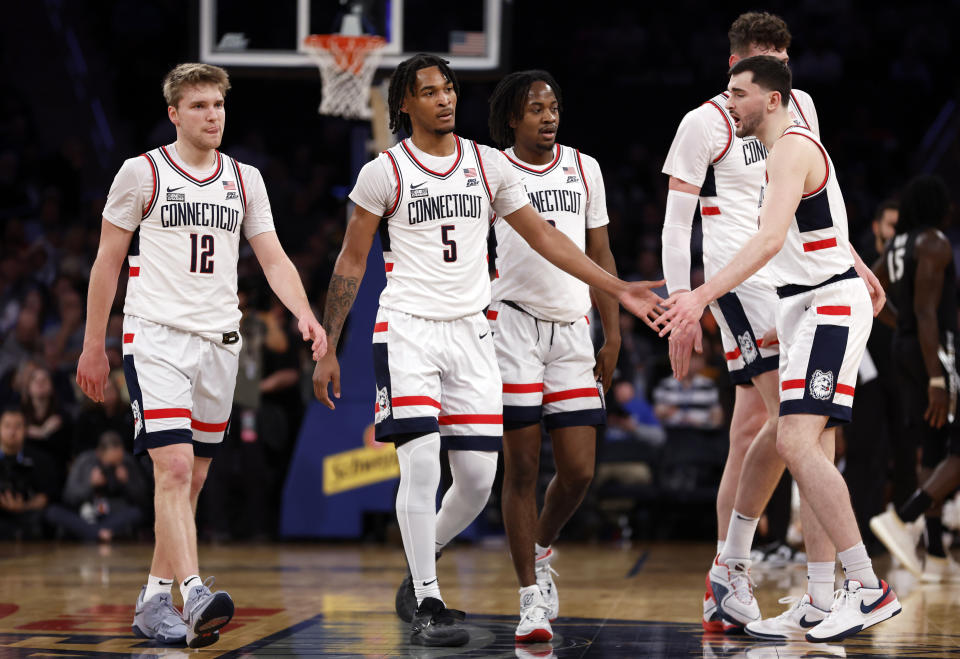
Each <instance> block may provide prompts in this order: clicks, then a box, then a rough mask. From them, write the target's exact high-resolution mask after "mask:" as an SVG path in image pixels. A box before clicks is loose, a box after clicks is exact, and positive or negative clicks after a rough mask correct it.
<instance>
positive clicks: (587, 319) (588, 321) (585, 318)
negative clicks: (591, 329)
mask: <svg viewBox="0 0 960 659" xmlns="http://www.w3.org/2000/svg"><path fill="white" fill-rule="evenodd" d="M583 319H584V320H585V321H587V325H589V324H590V318H589V317H588V316H584V317H583Z"/></svg>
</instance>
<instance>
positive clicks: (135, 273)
mask: <svg viewBox="0 0 960 659" xmlns="http://www.w3.org/2000/svg"><path fill="white" fill-rule="evenodd" d="M130 276H131V277H139V276H140V266H139V265H132V266H130Z"/></svg>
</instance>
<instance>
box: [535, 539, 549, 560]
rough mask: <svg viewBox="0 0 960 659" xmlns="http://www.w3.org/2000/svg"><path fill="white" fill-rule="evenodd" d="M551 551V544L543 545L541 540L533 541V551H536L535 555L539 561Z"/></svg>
mask: <svg viewBox="0 0 960 659" xmlns="http://www.w3.org/2000/svg"><path fill="white" fill-rule="evenodd" d="M549 551H550V545H547V546H546V547H543V546H541V545H540V543H539V542H535V543H533V552H534V554H533V555H534V556H535V558H536V560H538V561H539V560H540V559H541V558H543V557H544V556H546V554H547V552H549Z"/></svg>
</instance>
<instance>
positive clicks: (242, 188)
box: [211, 160, 247, 432]
mask: <svg viewBox="0 0 960 659" xmlns="http://www.w3.org/2000/svg"><path fill="white" fill-rule="evenodd" d="M233 166H234V168H235V169H236V170H237V180H239V181H240V194H242V195H243V207H244V208H246V207H247V187H246V186H245V185H244V184H243V174H241V173H240V163H238V162H237V161H236V160H234V161H233ZM211 432H212V431H211Z"/></svg>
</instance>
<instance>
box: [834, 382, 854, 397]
mask: <svg viewBox="0 0 960 659" xmlns="http://www.w3.org/2000/svg"><path fill="white" fill-rule="evenodd" d="M853 392H854V389H853V387H851V386H850V385H849V384H838V385H837V393H838V394H844V395H845V396H852V395H853Z"/></svg>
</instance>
